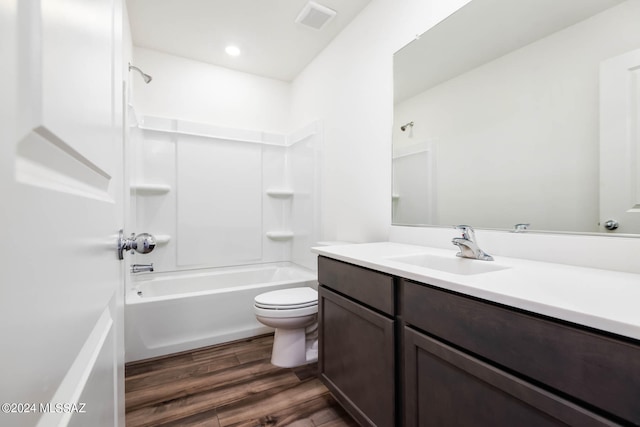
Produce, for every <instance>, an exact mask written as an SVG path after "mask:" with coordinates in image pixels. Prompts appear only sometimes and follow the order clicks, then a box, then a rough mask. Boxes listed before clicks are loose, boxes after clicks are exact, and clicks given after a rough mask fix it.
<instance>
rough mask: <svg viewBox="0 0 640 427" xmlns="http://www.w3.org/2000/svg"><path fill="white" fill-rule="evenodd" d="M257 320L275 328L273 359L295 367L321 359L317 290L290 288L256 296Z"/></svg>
mask: <svg viewBox="0 0 640 427" xmlns="http://www.w3.org/2000/svg"><path fill="white" fill-rule="evenodd" d="M253 310H254V313H255V315H256V318H257V319H258V321H259V322H260V323H262V324H264V325H266V326H270V327H272V328H275V330H276V333H275V337H274V339H273V350H272V351H271V363H272V364H274V365H276V366H280V367H283V368H293V367H295V366H300V365H304V364H306V363H311V362H315V361H316V360H318V333H317V326H318V325H317V324H318V292H317V291H316V290H315V289H313V288H307V287H305V288H290V289H280V290H277V291H271V292H266V293H264V294H260V295H258V296H257V297H255V298H254V305H253Z"/></svg>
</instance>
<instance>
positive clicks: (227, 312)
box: [125, 262, 318, 362]
mask: <svg viewBox="0 0 640 427" xmlns="http://www.w3.org/2000/svg"><path fill="white" fill-rule="evenodd" d="M317 285H318V282H317V275H316V273H315V272H314V271H311V270H308V269H306V268H303V267H300V266H298V265H296V264H293V263H289V262H283V263H271V264H261V265H251V266H242V267H223V268H214V269H206V270H191V271H187V272H175V273H151V274H145V275H143V276H137V277H134V278H133V280H132V282H131V284H130V286H128V289H127V293H126V296H125V301H126V304H125V319H126V321H125V340H126V343H125V348H126V361H127V362H130V361H134V360H142V359H148V358H150V357H156V356H162V355H166V354H171V353H176V352H180V351H185V350H190V349H194V348H199V347H204V346H208V345H213V344H219V343H223V342H228V341H233V340H237V339H242V338H248V337H251V336H255V335H260V334H264V333H268V332H272V331H273V329H272V328H269V327H266V326H264V325H262V324H261V323H260V322H258V321H257V320H256V317H255V314H254V312H253V299H254V298H255V297H256V296H257V295H259V294H261V293H264V292H268V291H275V290H278V289H285V288H294V287H301V286H309V287H312V288H314V289H317Z"/></svg>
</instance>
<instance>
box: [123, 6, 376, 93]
mask: <svg viewBox="0 0 640 427" xmlns="http://www.w3.org/2000/svg"><path fill="white" fill-rule="evenodd" d="M315 1H316V3H319V4H321V5H323V6H326V7H328V8H330V9H333V10H335V11H336V12H337V15H336V16H335V18H333V19H332V20H331V21H329V23H328V24H327V25H326V26H325V27H324V28H322V29H321V30H316V29H313V28H310V27H307V26H304V25H302V24H297V23H295V19H296V17H297V16H298V14H299V13H300V11H301V10H302V9H303V7H304V6H305V5H306V4H307V2H308V1H307V0H127V8H128V12H129V20H130V23H131V32H132V37H133V44H134V45H135V46H138V47H142V48H147V49H154V50H158V51H161V52H165V53H168V54H171V55H177V56H182V57H185V58H189V59H193V60H197V61H202V62H207V63H210V64H214V65H218V66H222V67H226V68H230V69H233V70H237V71H244V72H247V73H251V74H256V75H259V76H263V77H269V78H273V79H278V80H283V81H291V80H293V79H294V78H295V77H296V76H297V75H298V74H299V73H300V72H301V71H302V70H303V69H304V67H305V66H306V65H307V64H309V63H310V62H311V61H312V60H313V58H315V57H316V56H317V55H318V54H319V53H320V52H321V51H322V50H323V49H324V48H325V47H326V46H327V45H328V44H329V43H330V42H331V40H333V38H334V37H335V36H336V35H337V34H338V33H339V32H340V31H341V30H342V29H343V28H344V27H346V26H347V25H348V24H349V23H350V22H351V21H352V20H353V18H355V16H356V15H357V14H358V13H359V12H360V11H361V10H362V9H363V8H364V7H365V6H366V5H367V4H368V3H369V2H370V0H348V1H344V0H315ZM228 45H236V46H238V47H239V48H240V50H241V51H242V54H241V55H240V56H237V57H231V56H229V55H227V54H226V53H225V47H226V46H228Z"/></svg>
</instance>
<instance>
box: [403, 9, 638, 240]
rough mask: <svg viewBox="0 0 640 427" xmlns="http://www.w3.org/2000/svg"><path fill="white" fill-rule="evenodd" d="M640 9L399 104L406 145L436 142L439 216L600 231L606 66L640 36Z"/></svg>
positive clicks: (595, 21) (578, 28)
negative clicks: (602, 75) (407, 127)
mask: <svg viewBox="0 0 640 427" xmlns="http://www.w3.org/2000/svg"><path fill="white" fill-rule="evenodd" d="M639 13H640V3H638V2H627V3H625V4H622V5H620V6H618V7H615V8H613V9H610V10H607V11H605V12H603V13H600V14H598V15H597V16H594V17H592V18H590V19H588V20H586V21H583V22H580V23H578V24H576V25H573V26H571V27H569V28H567V29H565V30H563V31H559V32H557V33H555V34H552V35H550V36H548V37H545V38H543V39H542V40H539V41H537V42H535V43H532V44H530V45H527V46H525V47H523V48H521V49H518V50H516V51H514V52H512V53H509V54H507V55H504V56H502V57H500V58H498V59H496V60H494V61H492V62H489V63H487V64H484V65H482V66H480V67H477V68H475V69H473V70H471V71H469V72H467V73H465V74H462V75H460V76H457V77H455V78H453V79H450V80H448V81H446V82H444V83H442V84H440V85H438V86H436V87H434V88H431V89H429V90H427V91H425V92H422V93H421V94H417V95H416V96H414V97H413V98H411V99H408V100H406V101H404V102H402V103H400V104H398V105H396V108H395V119H396V126H395V127H394V129H393V132H394V135H393V137H394V141H395V144H396V146H399V145H401V144H410V143H416V142H420V141H426V140H430V141H434V144H435V145H436V150H435V152H436V153H437V159H436V164H437V166H438V167H437V172H436V175H437V176H436V178H435V182H436V188H435V193H436V195H437V202H436V203H435V205H436V207H437V212H436V218H435V222H431V223H432V224H444V225H446V224H475V225H477V226H482V227H486V228H509V227H510V226H512V225H513V224H517V223H531V228H533V229H536V230H556V231H583V232H597V231H599V227H598V222H599V198H598V186H599V168H598V163H599V133H598V123H599V111H598V106H599V103H598V90H599V66H600V63H601V61H603V60H604V59H607V58H610V57H613V56H617V55H619V54H621V53H624V52H626V51H628V50H631V49H633V48H634V47H637V46H639V45H640V32H639V31H638V30H637V26H638V22H637V17H638V15H639ZM409 121H415V123H416V126H414V127H413V129H412V131H411V132H401V131H400V129H399V127H398V124H399V123H405V122H409ZM461 124H464V126H461ZM423 198H424V197H423ZM497 207H499V208H497ZM395 221H396V222H397V223H403V221H402V220H401V219H399V218H396V220H395ZM421 222H422V223H425V221H424V220H423V221H421ZM404 223H406V222H404Z"/></svg>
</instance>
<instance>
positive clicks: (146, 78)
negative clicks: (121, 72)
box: [129, 63, 151, 83]
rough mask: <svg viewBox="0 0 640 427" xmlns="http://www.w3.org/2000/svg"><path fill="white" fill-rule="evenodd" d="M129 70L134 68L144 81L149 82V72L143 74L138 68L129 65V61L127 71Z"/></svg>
mask: <svg viewBox="0 0 640 427" xmlns="http://www.w3.org/2000/svg"><path fill="white" fill-rule="evenodd" d="M131 70H136V71H137V72H139V73H140V74H141V75H142V78H143V79H144V82H145V83H149V82H150V81H151V76H150V75H149V74H145V73H144V72H143V71H142V70H141V69H140V68H138V67H136V66H133V65H131V63H129V71H131Z"/></svg>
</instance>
